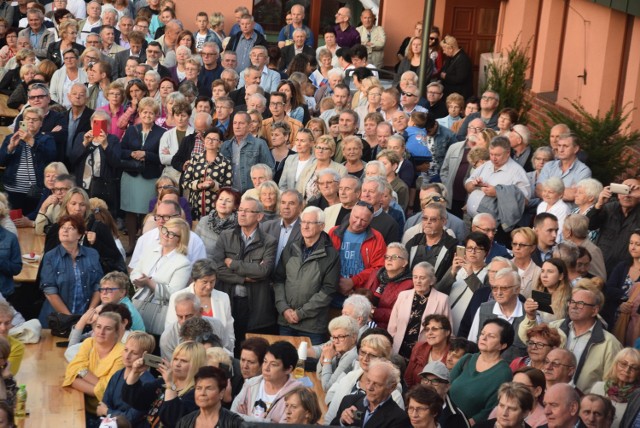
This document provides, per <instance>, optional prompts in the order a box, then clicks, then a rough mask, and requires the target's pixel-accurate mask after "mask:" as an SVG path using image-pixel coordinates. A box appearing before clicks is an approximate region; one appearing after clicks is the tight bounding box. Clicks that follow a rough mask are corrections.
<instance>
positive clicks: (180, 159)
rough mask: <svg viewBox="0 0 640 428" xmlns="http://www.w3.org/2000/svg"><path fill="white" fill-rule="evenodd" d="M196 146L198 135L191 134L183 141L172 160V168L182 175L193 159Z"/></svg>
mask: <svg viewBox="0 0 640 428" xmlns="http://www.w3.org/2000/svg"><path fill="white" fill-rule="evenodd" d="M195 145H196V133H195V132H194V133H193V134H189V135H187V136H186V137H184V138H183V139H182V143H180V147H178V151H177V152H176V154H175V155H173V157H172V158H171V166H172V167H173V168H174V169H175V170H176V171H178V172H180V173H182V169H183V168H184V164H185V163H186V162H187V161H188V160H190V159H191V152H192V151H193V147H194V146H195Z"/></svg>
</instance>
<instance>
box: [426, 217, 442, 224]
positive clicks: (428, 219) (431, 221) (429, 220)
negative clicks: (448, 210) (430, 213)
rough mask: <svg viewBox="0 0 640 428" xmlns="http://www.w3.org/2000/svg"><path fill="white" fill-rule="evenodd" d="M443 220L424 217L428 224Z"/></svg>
mask: <svg viewBox="0 0 640 428" xmlns="http://www.w3.org/2000/svg"><path fill="white" fill-rule="evenodd" d="M440 220H442V219H441V218H440V217H427V216H422V221H424V222H427V223H435V222H438V221H440Z"/></svg>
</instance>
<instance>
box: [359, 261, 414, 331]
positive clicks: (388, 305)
mask: <svg viewBox="0 0 640 428" xmlns="http://www.w3.org/2000/svg"><path fill="white" fill-rule="evenodd" d="M379 285H380V281H379V280H378V274H377V273H376V274H375V275H372V276H370V277H369V280H368V281H367V283H366V285H365V288H368V289H369V290H371V292H372V293H373V294H374V296H375V295H376V289H377V288H378V286H379ZM412 288H413V281H412V280H411V279H405V280H404V281H400V282H389V283H388V284H387V286H386V287H385V288H384V291H383V292H382V295H381V296H380V301H379V302H378V307H377V308H376V310H375V311H374V312H373V320H374V321H375V322H376V323H377V324H378V327H380V328H384V329H386V328H387V325H388V324H389V317H390V316H391V310H392V309H393V305H395V304H396V299H397V298H398V294H400V292H401V291H405V290H411V289H412Z"/></svg>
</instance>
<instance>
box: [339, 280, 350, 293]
mask: <svg viewBox="0 0 640 428" xmlns="http://www.w3.org/2000/svg"><path fill="white" fill-rule="evenodd" d="M338 288H339V289H340V294H343V295H345V296H348V295H349V294H351V290H353V280H352V279H351V278H342V277H341V278H340V282H339V283H338Z"/></svg>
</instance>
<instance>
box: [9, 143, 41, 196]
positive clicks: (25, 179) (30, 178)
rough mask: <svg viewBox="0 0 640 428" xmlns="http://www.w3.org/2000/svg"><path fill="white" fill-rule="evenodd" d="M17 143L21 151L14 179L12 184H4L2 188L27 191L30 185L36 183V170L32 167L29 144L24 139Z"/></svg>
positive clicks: (12, 190)
mask: <svg viewBox="0 0 640 428" xmlns="http://www.w3.org/2000/svg"><path fill="white" fill-rule="evenodd" d="M19 144H20V145H21V146H22V153H21V154H20V164H19V165H18V171H17V173H16V181H15V183H14V184H5V186H4V188H5V189H6V190H8V191H9V192H14V193H28V192H29V189H30V188H31V185H32V184H36V171H35V169H34V167H33V155H32V153H31V146H29V145H28V144H27V143H25V142H24V141H20V143H19Z"/></svg>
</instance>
